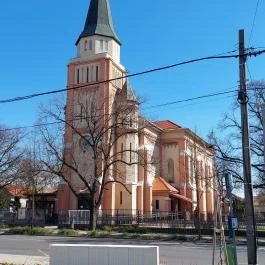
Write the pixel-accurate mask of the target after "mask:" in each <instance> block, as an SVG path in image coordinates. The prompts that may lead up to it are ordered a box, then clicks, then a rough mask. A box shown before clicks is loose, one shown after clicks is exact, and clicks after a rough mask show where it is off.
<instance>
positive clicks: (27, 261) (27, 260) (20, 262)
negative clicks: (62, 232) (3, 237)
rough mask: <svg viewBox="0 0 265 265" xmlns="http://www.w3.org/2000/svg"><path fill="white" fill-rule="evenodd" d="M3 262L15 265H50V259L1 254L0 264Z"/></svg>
mask: <svg viewBox="0 0 265 265" xmlns="http://www.w3.org/2000/svg"><path fill="white" fill-rule="evenodd" d="M1 262H2V263H5V262H7V263H12V264H13V263H14V264H15V265H49V257H41V256H22V255H10V254H0V264H1Z"/></svg>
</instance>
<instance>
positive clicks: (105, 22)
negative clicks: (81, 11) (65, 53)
mask: <svg viewBox="0 0 265 265" xmlns="http://www.w3.org/2000/svg"><path fill="white" fill-rule="evenodd" d="M93 35H101V36H105V37H110V38H113V39H114V40H116V41H117V42H118V43H119V44H121V42H120V40H119V38H118V36H117V34H116V32H115V29H114V26H113V22H112V16H111V11H110V5H109V0H91V1H90V6H89V9H88V13H87V18H86V22H85V26H84V30H83V32H82V33H81V34H80V36H79V38H78V40H77V41H76V45H77V44H78V42H79V40H80V39H81V38H83V37H88V36H93Z"/></svg>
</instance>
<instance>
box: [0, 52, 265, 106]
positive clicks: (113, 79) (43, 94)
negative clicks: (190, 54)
mask: <svg viewBox="0 0 265 265" xmlns="http://www.w3.org/2000/svg"><path fill="white" fill-rule="evenodd" d="M263 53H265V49H264V50H260V51H248V52H246V53H245V54H243V55H220V56H207V57H201V58H197V59H192V60H187V61H183V62H180V63H176V64H172V65H167V66H163V67H158V68H153V69H150V70H146V71H142V72H138V73H135V74H128V75H125V76H121V77H117V78H111V79H108V80H103V81H98V82H93V83H90V84H84V85H80V86H76V85H75V86H73V87H68V88H64V89H58V90H52V91H47V92H42V93H35V94H31V95H27V96H19V97H15V98H10V99H4V100H0V104H5V103H11V102H15V101H22V100H27V99H32V98H36V97H40V96H45V95H51V94H57V93H61V92H65V91H69V90H75V89H78V88H83V87H89V86H95V85H99V84H104V83H109V82H112V81H115V80H121V79H127V78H129V77H135V76H140V75H145V74H150V73H154V72H158V71H162V70H166V69H170V68H175V67H178V66H182V65H186V64H191V63H195V62H201V61H206V60H217V59H231V58H236V59H237V58H239V57H240V56H244V57H252V56H255V57H256V56H259V55H261V54H263Z"/></svg>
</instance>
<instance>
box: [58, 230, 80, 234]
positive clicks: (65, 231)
mask: <svg viewBox="0 0 265 265" xmlns="http://www.w3.org/2000/svg"><path fill="white" fill-rule="evenodd" d="M58 235H63V236H77V235H78V231H76V230H74V229H61V230H59V232H58Z"/></svg>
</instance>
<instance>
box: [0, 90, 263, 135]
mask: <svg viewBox="0 0 265 265" xmlns="http://www.w3.org/2000/svg"><path fill="white" fill-rule="evenodd" d="M236 87H237V86H234V87H232V88H236ZM255 89H262V90H263V89H265V88H263V87H255V88H248V90H255ZM237 91H238V90H237V89H233V90H229V91H223V92H218V93H211V94H207V95H202V96H197V97H193V98H188V99H182V100H177V101H173V102H167V103H163V104H158V105H153V106H149V107H146V108H144V109H153V108H160V107H166V106H170V105H174V104H180V103H185V102H190V101H195V100H199V99H204V98H211V97H215V96H221V95H226V94H231V93H234V92H237ZM208 102H209V101H208ZM79 119H80V118H78V119H75V120H79ZM66 122H67V121H55V122H47V123H40V124H35V125H30V126H20V127H14V128H5V129H0V132H3V131H12V130H22V129H30V128H36V127H42V126H50V125H55V124H61V123H66ZM68 122H69V121H68Z"/></svg>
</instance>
